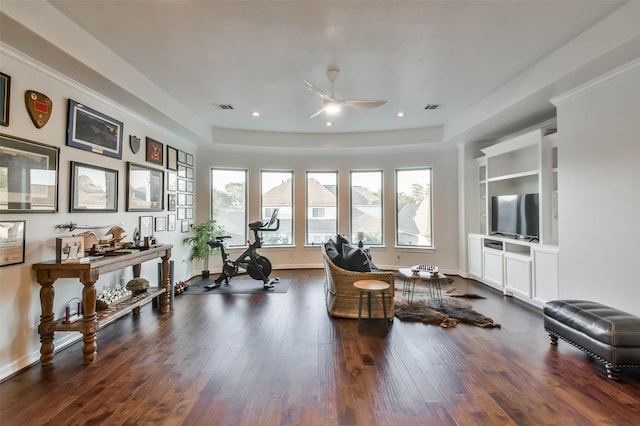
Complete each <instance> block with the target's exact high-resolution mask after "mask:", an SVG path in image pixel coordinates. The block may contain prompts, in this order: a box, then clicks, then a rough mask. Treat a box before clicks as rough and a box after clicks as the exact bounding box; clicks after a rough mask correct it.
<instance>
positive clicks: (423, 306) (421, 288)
mask: <svg viewBox="0 0 640 426" xmlns="http://www.w3.org/2000/svg"><path fill="white" fill-rule="evenodd" d="M451 281H453V280H451V279H448V280H442V281H441V288H442V302H443V305H444V306H443V307H441V306H440V304H439V301H438V299H437V298H435V297H431V292H430V290H429V288H428V287H427V285H426V283H424V284H423V283H416V287H415V291H414V293H413V299H412V302H411V303H409V301H408V300H407V296H406V295H403V294H402V287H403V285H402V279H400V280H397V281H396V282H398V283H399V285H397V286H396V294H395V316H396V317H397V318H398V319H400V320H402V321H418V322H423V323H425V324H433V325H440V326H441V327H444V328H450V327H455V326H456V325H457V324H458V323H460V322H462V323H466V324H471V325H475V326H477V327H482V328H500V324H496V323H494V322H493V320H492V319H491V318H489V317H487V316H484V315H482V314H481V313H479V312H476V311H475V310H474V309H473V308H472V306H471V305H470V304H469V303H467V302H465V301H463V300H461V299H484V297H482V296H478V295H477V294H473V293H460V292H458V291H457V290H456V289H455V288H453V287H452V286H451V284H450V283H451Z"/></svg>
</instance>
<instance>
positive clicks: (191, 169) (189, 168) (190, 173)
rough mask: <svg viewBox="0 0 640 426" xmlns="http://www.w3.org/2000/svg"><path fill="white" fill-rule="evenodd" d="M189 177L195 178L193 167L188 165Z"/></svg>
mask: <svg viewBox="0 0 640 426" xmlns="http://www.w3.org/2000/svg"><path fill="white" fill-rule="evenodd" d="M186 169H187V178H188V179H193V167H187V168H186Z"/></svg>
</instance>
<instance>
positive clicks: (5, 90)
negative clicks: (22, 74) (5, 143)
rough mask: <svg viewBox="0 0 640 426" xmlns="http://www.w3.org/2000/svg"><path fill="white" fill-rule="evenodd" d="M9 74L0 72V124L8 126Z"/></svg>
mask: <svg viewBox="0 0 640 426" xmlns="http://www.w3.org/2000/svg"><path fill="white" fill-rule="evenodd" d="M10 95H11V76H9V75H7V74H5V73H2V72H0V101H2V102H1V103H0V126H5V127H7V126H9V105H10V103H9V101H10V98H11V96H10Z"/></svg>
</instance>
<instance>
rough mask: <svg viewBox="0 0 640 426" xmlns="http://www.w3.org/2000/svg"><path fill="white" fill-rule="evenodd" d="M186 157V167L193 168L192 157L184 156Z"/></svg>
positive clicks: (189, 155)
mask: <svg viewBox="0 0 640 426" xmlns="http://www.w3.org/2000/svg"><path fill="white" fill-rule="evenodd" d="M186 157H187V166H193V155H191V154H186Z"/></svg>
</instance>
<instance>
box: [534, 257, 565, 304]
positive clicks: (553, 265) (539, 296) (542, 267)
mask: <svg viewBox="0 0 640 426" xmlns="http://www.w3.org/2000/svg"><path fill="white" fill-rule="evenodd" d="M533 264H534V269H533V277H534V286H533V299H534V301H536V302H537V303H538V304H544V302H548V301H549V300H555V299H557V298H558V297H559V294H558V288H559V282H558V273H559V271H558V248H557V247H537V248H535V249H534V250H533Z"/></svg>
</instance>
